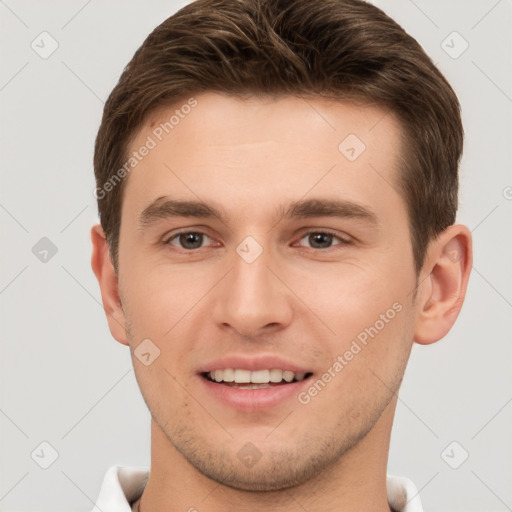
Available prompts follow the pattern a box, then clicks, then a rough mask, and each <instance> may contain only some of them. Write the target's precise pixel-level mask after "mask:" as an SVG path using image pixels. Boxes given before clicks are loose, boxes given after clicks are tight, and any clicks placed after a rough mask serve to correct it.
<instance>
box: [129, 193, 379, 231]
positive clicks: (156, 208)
mask: <svg viewBox="0 0 512 512" xmlns="http://www.w3.org/2000/svg"><path fill="white" fill-rule="evenodd" d="M173 217H194V218H204V219H216V220H219V221H221V222H222V223H223V224H226V225H227V224H228V220H227V215H226V213H225V211H224V209H221V208H217V207H215V206H214V205H212V204H208V203H206V202H204V201H191V200H178V199H171V198H169V197H159V198H157V199H155V201H153V202H152V203H151V204H150V205H149V206H148V207H146V208H145V209H144V210H143V211H142V213H141V214H140V215H139V225H140V227H141V229H143V228H147V227H149V226H151V225H152V224H154V223H156V222H157V221H158V220H161V219H168V218H173ZM312 217H338V218H345V219H346V218H350V219H359V220H363V221H366V222H368V223H370V224H375V225H376V224H378V220H377V215H376V214H375V212H373V211H372V210H371V209H370V208H368V207H366V206H363V205H361V204H358V203H354V202H352V201H346V200H339V199H308V200H300V201H293V202H292V203H289V204H288V205H281V206H280V207H279V208H278V209H277V210H276V212H275V217H274V220H275V221H276V223H277V222H279V221H281V220H282V219H292V218H312Z"/></svg>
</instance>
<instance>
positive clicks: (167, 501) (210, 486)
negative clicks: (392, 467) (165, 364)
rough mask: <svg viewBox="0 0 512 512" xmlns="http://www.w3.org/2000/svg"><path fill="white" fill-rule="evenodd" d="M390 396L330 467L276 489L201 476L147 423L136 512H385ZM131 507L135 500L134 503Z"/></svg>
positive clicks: (158, 431)
mask: <svg viewBox="0 0 512 512" xmlns="http://www.w3.org/2000/svg"><path fill="white" fill-rule="evenodd" d="M396 400H397V399H396V397H395V398H394V399H393V400H392V401H391V402H390V403H389V404H388V407H387V408H386V409H385V411H384V412H383V414H382V415H381V417H380V418H379V420H378V421H377V423H376V424H375V426H374V427H373V428H372V430H371V431H370V432H369V433H368V434H367V435H366V436H365V437H364V438H363V439H362V440H361V441H360V442H359V443H358V444H357V445H356V446H354V447H353V448H351V449H350V450H349V451H348V452H346V453H345V454H344V455H343V457H342V458H341V459H340V460H338V461H337V462H336V464H335V465H333V466H332V467H328V468H325V469H324V471H322V473H320V474H318V475H316V476H315V477H314V478H313V479H311V480H309V481H308V482H306V483H304V484H302V485H299V486H297V487H292V488H288V489H283V490H279V491H272V492H250V491H243V490H238V489H233V488H230V487H227V486H225V485H223V484H219V483H218V482H215V481H213V480H211V479H210V478H208V477H206V476H204V475H203V474H201V473H200V472H199V471H197V470H196V469H195V467H193V466H192V465H191V464H190V463H189V462H188V461H187V460H185V459H184V458H183V456H182V455H181V454H180V453H179V452H178V451H177V450H176V449H175V448H174V446H173V445H172V444H171V443H170V442H169V440H168V439H167V437H166V436H165V434H164V433H163V432H162V430H161V429H160V427H159V426H158V425H157V424H156V423H155V422H154V421H153V420H152V423H151V471H150V475H149V479H148V483H147V485H146V488H145V490H144V493H143V495H142V497H141V500H140V512H148V511H151V512H164V511H165V512H175V511H176V512H177V511H183V510H187V511H191V512H192V511H194V510H195V511H196V512H197V511H199V510H203V509H205V510H206V509H207V510H208V511H209V512H220V511H224V510H228V509H229V510H235V509H239V510H244V511H246V512H259V511H260V510H261V509H262V508H264V509H270V510H272V511H273V512H284V511H287V512H290V511H295V510H297V511H298V512H299V511H300V512H303V511H304V510H322V511H323V512H344V511H349V510H372V511H375V512H390V510H391V509H390V507H389V505H388V500H387V491H386V470H387V461H388V452H389V440H390V435H391V426H392V422H393V415H394V411H395V407H396ZM134 510H138V509H137V505H136V506H135V507H134Z"/></svg>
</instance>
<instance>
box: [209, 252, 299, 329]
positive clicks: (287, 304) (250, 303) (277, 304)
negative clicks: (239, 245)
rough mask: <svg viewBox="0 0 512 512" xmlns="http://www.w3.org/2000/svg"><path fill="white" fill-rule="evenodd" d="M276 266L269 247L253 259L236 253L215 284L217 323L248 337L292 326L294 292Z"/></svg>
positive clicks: (215, 314) (214, 314) (215, 318)
mask: <svg viewBox="0 0 512 512" xmlns="http://www.w3.org/2000/svg"><path fill="white" fill-rule="evenodd" d="M276 269H277V265H275V262H274V263H273V261H272V257H271V255H270V254H269V253H268V251H266V250H264V251H263V252H262V254H261V255H260V256H259V257H258V258H257V259H256V260H255V261H252V262H248V261H246V260H245V259H244V258H243V257H241V256H240V255H239V254H238V253H237V252H234V255H233V258H232V268H231V270H230V272H228V274H227V275H226V276H225V277H224V279H223V280H222V282H221V283H219V286H218V287H216V288H217V293H216V296H215V302H214V304H215V306H214V313H213V318H214V321H215V322H216V323H217V325H218V326H220V327H221V328H224V329H226V328H228V327H231V328H233V329H234V330H236V331H237V332H238V333H239V334H241V335H243V336H248V337H253V336H258V335H262V334H270V333H272V332H274V331H276V330H279V329H283V328H284V327H286V326H287V325H289V323H290V322H291V320H292V317H293V309H292V298H293V294H292V293H291V292H290V290H289V289H288V288H287V286H286V285H285V284H284V282H286V279H283V277H284V276H280V275H279V271H278V270H276ZM283 281H284V282H283Z"/></svg>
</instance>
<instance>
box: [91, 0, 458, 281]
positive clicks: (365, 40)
mask: <svg viewBox="0 0 512 512" xmlns="http://www.w3.org/2000/svg"><path fill="white" fill-rule="evenodd" d="M206 91H214V92H222V93H225V94H230V95H234V96H247V95H294V96H304V97H307V96H309V97H312V96H313V97H314V96H317V97H326V98H331V99H339V100H356V101H364V102H366V103H370V104H375V105H378V106H382V107H384V108H385V109H387V110H389V111H390V112H392V113H393V114H394V115H396V116H397V118H398V119H399V121H400V123H401V126H402V132H403V133H402V137H403V141H404V149H405V150H404V154H403V163H402V165H401V169H400V172H399V173H398V176H397V186H398V187H399V190H400V192H401V194H402V196H403V198H404V200H405V202H406V204H407V208H408V212H409V225H410V231H411V240H412V247H413V256H414V264H415V268H416V272H417V273H418V272H419V270H420V269H421V268H422V266H423V262H424V257H425V252H426V249H427V247H428V244H429V242H430V241H431V240H432V239H435V238H436V237H437V236H438V235H439V233H440V232H441V231H443V230H444V229H446V228H447V227H448V226H449V225H451V224H453V223H454V222H455V216H456V211H457V195H458V166H459V161H460V157H461V154H462V145H463V128H462V122H461V116H460V105H459V102H458V100H457V97H456V95H455V93H454V91H453V90H452V88H451V87H450V85H449V83H448V82H447V80H446V79H445V78H444V76H443V75H442V74H441V72H440V71H439V70H438V69H437V68H436V66H435V65H434V64H433V62H432V60H431V59H430V58H429V57H428V56H427V55H426V54H425V52H424V51H423V49H422V48H421V46H420V45H419V44H418V43H417V41H416V40H415V39H414V38H412V37H411V36H409V35H408V34H407V33H406V32H405V31H404V30H403V29H402V27H400V25H398V24H397V23H396V22H395V21H394V20H392V19H391V18H389V17H388V16H387V15H386V14H385V13H384V12H382V11H381V10H380V9H378V8H377V7H375V6H373V5H371V4H369V3H367V2H365V1H362V0H316V1H312V0H197V1H195V2H193V3H191V4H189V5H187V6H185V7H184V8H182V9H181V10H179V11H178V12H177V13H176V14H174V15H173V16H171V17H170V18H168V19H167V20H165V21H164V22H163V23H162V24H161V25H159V26H158V27H157V28H155V30H154V31H153V32H152V33H151V34H150V35H149V36H148V37H147V39H146V40H145V41H144V43H143V44H142V46H141V47H140V48H139V49H138V50H137V51H136V52H135V54H134V56H133V58H132V60H131V61H130V63H129V64H128V65H127V66H126V67H125V69H124V71H123V73H122V75H121V77H120V79H119V82H118V83H117V85H116V86H115V88H114V89H113V91H112V92H111V94H110V96H109V98H108V100H107V102H106V103H105V108H104V111H103V118H102V121H101V126H100V128H99V131H98V135H97V138H96V145H95V153H94V172H95V176H96V185H97V187H98V188H97V189H96V190H102V191H103V192H104V189H103V188H102V187H103V186H104V184H105V183H109V180H110V183H112V181H111V180H112V179H113V178H115V174H116V172H118V171H119V170H120V169H121V168H122V166H123V165H124V164H125V162H126V159H127V151H128V147H129V144H130V141H131V140H133V137H134V136H135V135H136V134H137V131H138V130H139V129H140V127H141V125H142V124H143V122H144V120H145V119H146V118H147V116H148V114H150V113H151V112H153V111H154V110H155V109H157V108H159V107H162V106H164V105H169V106H170V105H173V104H176V103H177V102H178V101H182V100H183V99H184V98H187V97H190V96H191V95H194V94H199V93H201V92H206ZM123 176H124V173H123ZM125 181H126V180H122V181H121V182H120V183H119V185H118V186H111V187H110V189H111V190H110V191H109V192H108V194H102V196H101V197H100V196H99V195H97V197H98V209H99V214H100V220H101V225H102V227H103V229H104V231H105V234H106V237H107V242H108V245H109V252H110V257H111V260H112V263H113V265H114V268H115V270H116V272H117V271H118V248H119V232H120V223H121V207H122V197H123V189H124V186H123V185H124V182H125Z"/></svg>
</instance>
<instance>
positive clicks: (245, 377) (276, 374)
mask: <svg viewBox="0 0 512 512" xmlns="http://www.w3.org/2000/svg"><path fill="white" fill-rule="evenodd" d="M209 375H210V378H211V379H212V380H214V381H216V382H236V383H239V384H243V383H250V382H252V383H254V384H265V383H268V382H281V381H282V380H285V381H286V382H292V380H293V379H295V380H302V379H304V376H305V375H306V374H305V373H295V372H292V371H290V370H277V369H272V370H257V371H254V372H251V371H250V370H238V369H237V370H233V369H232V368H227V369H225V370H215V371H211V372H210V373H209Z"/></svg>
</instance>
